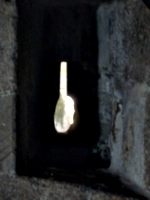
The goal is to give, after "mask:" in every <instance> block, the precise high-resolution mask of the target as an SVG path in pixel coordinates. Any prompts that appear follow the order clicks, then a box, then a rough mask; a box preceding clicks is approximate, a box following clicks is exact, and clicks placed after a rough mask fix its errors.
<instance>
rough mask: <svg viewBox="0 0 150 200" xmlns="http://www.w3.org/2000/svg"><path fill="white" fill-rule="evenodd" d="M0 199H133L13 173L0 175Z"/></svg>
mask: <svg viewBox="0 0 150 200" xmlns="http://www.w3.org/2000/svg"><path fill="white" fill-rule="evenodd" d="M0 180H1V181H0V200H8V199H9V200H20V199H22V200H33V199H35V200H48V199H51V200H60V199H62V200H66V199H68V200H69V199H72V200H77V199H79V200H98V199H103V200H110V199H112V200H123V199H124V200H133V198H125V197H121V196H117V195H115V194H114V195H111V194H107V193H104V192H101V191H96V190H93V189H90V188H87V187H84V186H80V185H73V184H68V183H59V182H57V181H52V180H43V179H36V178H30V179H27V178H25V177H22V178H19V177H16V176H15V175H11V176H10V175H2V176H0Z"/></svg>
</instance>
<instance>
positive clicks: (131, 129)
mask: <svg viewBox="0 0 150 200" xmlns="http://www.w3.org/2000/svg"><path fill="white" fill-rule="evenodd" d="M16 19H17V12H16V6H15V1H6V2H5V1H3V0H0V199H2V200H17V199H18V200H20V199H23V200H30V199H35V200H36V199H39V200H47V199H52V200H56V199H81V200H82V199H85V200H98V199H104V200H107V199H108V200H109V199H112V200H115V199H116V200H121V199H126V200H127V199H128V200H130V199H132V198H125V197H119V196H116V195H112V194H108V193H104V192H101V191H98V190H93V189H91V188H88V187H84V186H81V185H73V184H69V183H59V182H56V181H53V180H43V179H36V178H27V177H17V176H16V174H15V93H16V75H15V59H16V32H15V31H16V29H15V27H16V22H17V21H16ZM97 22H98V37H99V62H98V63H99V72H100V73H101V79H100V80H99V99H100V107H99V114H100V122H101V132H102V135H103V136H104V137H101V138H100V139H101V140H104V141H105V140H106V139H108V138H109V139H110V147H111V150H112V164H111V167H110V168H109V169H108V172H111V173H112V174H117V175H119V176H120V177H121V179H122V182H124V183H125V184H126V185H128V186H129V187H131V188H133V189H134V190H136V191H137V190H138V192H140V193H142V194H144V195H145V196H147V197H148V198H149V197H150V195H149V192H150V191H149V190H150V173H149V169H150V156H149V154H150V135H149V134H150V133H149V132H150V125H149V124H150V105H149V102H150V79H149V78H150V56H149V52H150V45H149V42H150V10H149V9H148V8H147V7H146V6H145V4H143V3H142V1H139V0H126V1H123V0H122V1H112V2H111V3H103V4H101V5H100V7H99V8H98V11H97ZM110 134H111V136H110ZM7 174H9V175H7ZM149 199H150V198H149Z"/></svg>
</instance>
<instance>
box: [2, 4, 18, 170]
mask: <svg viewBox="0 0 150 200" xmlns="http://www.w3.org/2000/svg"><path fill="white" fill-rule="evenodd" d="M16 16H17V13H16V7H15V3H14V2H11V3H9V2H8V3H4V2H3V1H0V172H1V171H3V172H4V171H14V167H15V166H14V163H15V157H14V150H15V143H14V140H15V133H14V128H15V109H14V108H15V90H16V83H15V82H16V80H15V63H14V58H15V50H16V40H15V38H16V34H15V28H14V26H15V22H16Z"/></svg>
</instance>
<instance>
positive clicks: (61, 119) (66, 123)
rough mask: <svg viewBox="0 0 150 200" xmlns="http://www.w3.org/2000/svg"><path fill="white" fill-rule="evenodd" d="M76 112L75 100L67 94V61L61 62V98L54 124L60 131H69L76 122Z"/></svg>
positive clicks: (57, 105)
mask: <svg viewBox="0 0 150 200" xmlns="http://www.w3.org/2000/svg"><path fill="white" fill-rule="evenodd" d="M74 113H75V109H74V101H73V99H72V98H71V97H70V96H68V95H67V62H61V64H60V88H59V99H58V101H57V104H56V108H55V113H54V125H55V129H56V131H57V132H58V133H67V131H68V130H69V128H70V126H71V125H72V124H73V123H74Z"/></svg>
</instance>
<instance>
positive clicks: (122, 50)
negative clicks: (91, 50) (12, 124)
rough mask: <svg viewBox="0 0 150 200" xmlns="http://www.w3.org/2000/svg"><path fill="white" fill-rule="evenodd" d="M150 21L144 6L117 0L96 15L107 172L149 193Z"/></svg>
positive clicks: (101, 115) (102, 123)
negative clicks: (109, 156) (109, 151)
mask: <svg viewBox="0 0 150 200" xmlns="http://www.w3.org/2000/svg"><path fill="white" fill-rule="evenodd" d="M149 21H150V10H149V9H148V8H147V7H146V6H145V4H144V3H143V2H142V1H137V0H128V1H114V2H112V3H111V4H104V5H101V6H100V7H99V10H98V25H99V31H98V36H99V71H100V72H101V79H100V81H99V97H100V121H101V127H102V128H101V131H102V133H104V134H102V135H107V137H109V134H110V133H111V137H110V141H111V142H110V146H111V149H112V164H111V167H110V169H109V171H110V172H112V173H117V174H120V176H122V177H123V179H125V177H126V178H127V179H128V181H129V182H130V181H131V182H132V183H134V184H136V185H137V186H138V187H139V188H140V189H141V191H144V192H145V194H146V193H149V183H150V181H149V180H150V179H149V166H150V164H149V163H150V162H149V156H148V155H149V150H150V148H149V144H150V143H149V128H150V127H149V90H150V88H149V68H150V64H149V63H150V57H149V51H150V46H149V45H148V44H149V41H150V34H149V32H150V24H149ZM102 139H103V140H104V139H105V138H102Z"/></svg>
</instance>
